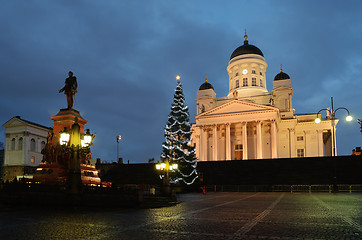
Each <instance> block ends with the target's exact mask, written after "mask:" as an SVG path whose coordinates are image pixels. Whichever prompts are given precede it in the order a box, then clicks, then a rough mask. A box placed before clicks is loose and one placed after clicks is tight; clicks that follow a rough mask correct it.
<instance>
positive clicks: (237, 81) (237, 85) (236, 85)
mask: <svg viewBox="0 0 362 240" xmlns="http://www.w3.org/2000/svg"><path fill="white" fill-rule="evenodd" d="M235 87H236V88H238V87H239V80H236V83H235Z"/></svg>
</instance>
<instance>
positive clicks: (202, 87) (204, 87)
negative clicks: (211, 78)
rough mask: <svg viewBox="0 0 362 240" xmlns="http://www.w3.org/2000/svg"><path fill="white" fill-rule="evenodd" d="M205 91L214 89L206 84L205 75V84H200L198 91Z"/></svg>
mask: <svg viewBox="0 0 362 240" xmlns="http://www.w3.org/2000/svg"><path fill="white" fill-rule="evenodd" d="M207 89H212V90H214V87H213V86H212V85H211V84H210V83H208V82H207V75H206V76H205V82H204V83H203V84H201V86H200V88H199V90H207Z"/></svg>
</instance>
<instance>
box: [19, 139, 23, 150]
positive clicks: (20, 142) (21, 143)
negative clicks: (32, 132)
mask: <svg viewBox="0 0 362 240" xmlns="http://www.w3.org/2000/svg"><path fill="white" fill-rule="evenodd" d="M22 149H23V138H19V142H18V150H22Z"/></svg>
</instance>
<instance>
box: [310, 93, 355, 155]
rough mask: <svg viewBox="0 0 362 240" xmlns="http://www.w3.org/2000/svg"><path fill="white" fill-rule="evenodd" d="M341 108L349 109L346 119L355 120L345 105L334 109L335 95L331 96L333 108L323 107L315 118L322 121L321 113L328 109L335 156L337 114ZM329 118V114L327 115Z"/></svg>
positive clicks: (317, 121) (318, 121)
mask: <svg viewBox="0 0 362 240" xmlns="http://www.w3.org/2000/svg"><path fill="white" fill-rule="evenodd" d="M340 109H344V110H346V111H347V114H348V115H347V117H346V121H347V122H350V121H352V120H353V118H352V116H351V115H350V114H349V111H348V109H347V108H345V107H339V108H337V109H334V106H333V97H331V108H323V109H321V110H319V111H318V113H317V118H316V119H315V120H314V121H315V122H316V123H320V122H321V118H320V117H319V113H320V112H321V111H327V112H328V113H329V119H330V120H332V156H333V157H335V156H336V139H335V126H336V125H335V119H336V118H335V116H336V112H337V111H338V110H340ZM327 118H328V115H327Z"/></svg>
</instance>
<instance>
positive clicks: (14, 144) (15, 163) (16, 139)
mask: <svg viewBox="0 0 362 240" xmlns="http://www.w3.org/2000/svg"><path fill="white" fill-rule="evenodd" d="M3 127H4V128H5V154H4V166H3V176H2V177H3V181H7V180H9V181H12V180H13V179H14V178H17V179H19V178H22V177H32V174H33V170H34V169H35V167H36V166H38V165H39V164H40V162H41V161H42V159H43V155H42V154H41V150H43V148H44V147H45V144H46V143H47V136H48V132H49V130H50V128H48V127H45V126H42V125H40V124H37V123H33V122H30V121H27V120H25V119H22V118H20V117H19V116H16V117H13V118H11V119H10V120H9V121H7V122H6V123H4V124H3Z"/></svg>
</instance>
